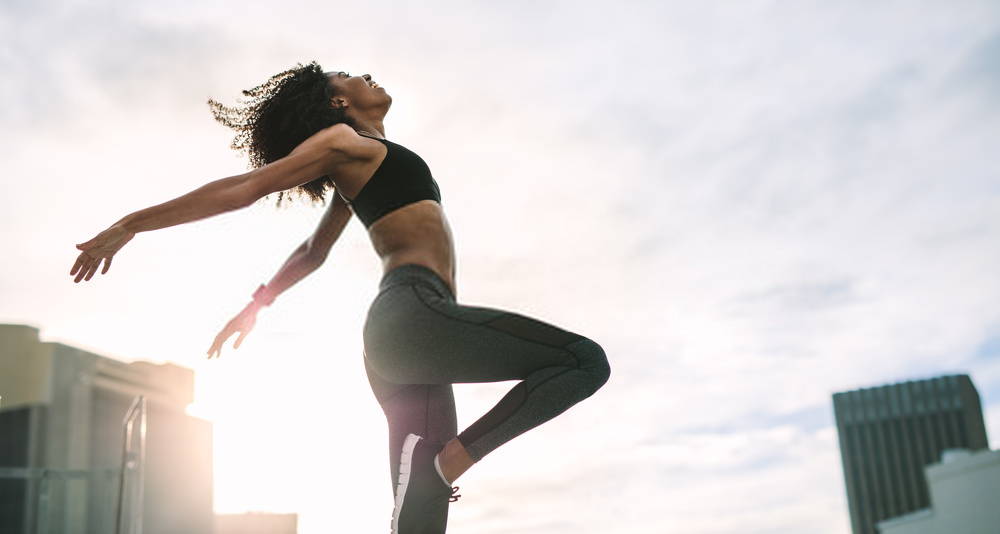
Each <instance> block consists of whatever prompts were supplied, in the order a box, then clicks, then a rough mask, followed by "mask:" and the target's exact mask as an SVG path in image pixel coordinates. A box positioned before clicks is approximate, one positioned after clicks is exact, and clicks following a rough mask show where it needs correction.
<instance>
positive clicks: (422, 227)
mask: <svg viewBox="0 0 1000 534" xmlns="http://www.w3.org/2000/svg"><path fill="white" fill-rule="evenodd" d="M341 151H342V152H344V153H345V154H348V155H349V157H348V159H347V160H346V161H341V162H340V164H339V165H338V167H337V169H336V172H334V173H332V176H333V178H334V182H335V185H336V187H337V189H340V190H341V193H342V194H344V195H345V196H346V197H347V198H349V199H351V198H356V196H357V194H358V193H359V192H360V191H361V189H363V188H364V186H365V184H366V183H367V182H368V180H370V179H371V178H372V175H373V174H374V173H375V171H376V169H378V167H379V166H380V165H381V164H382V161H383V160H384V159H385V158H386V157H387V156H388V150H387V149H386V147H385V145H383V144H382V143H381V142H379V141H376V140H374V139H370V138H368V137H364V136H360V135H358V136H355V137H354V138H353V139H352V141H351V144H349V145H345V146H342V147H341ZM368 237H369V238H370V239H371V242H372V245H373V246H374V247H375V253H376V254H378V256H379V258H381V259H382V273H383V274H385V273H387V272H389V271H390V270H392V269H393V268H395V267H398V266H400V265H403V264H406V263H416V264H419V265H423V266H424V267H427V268H428V269H430V270H432V271H434V272H435V273H437V275H438V276H440V277H441V279H442V280H444V282H445V283H446V284H448V288H449V289H451V293H452V295H455V296H456V297H457V295H458V293H457V292H456V291H455V244H454V241H453V239H452V233H451V227H450V226H449V225H448V218H447V217H446V216H445V214H444V210H443V209H442V208H441V204H439V203H438V202H437V201H435V200H430V199H428V200H419V201H417V202H413V203H411V204H407V205H405V206H403V207H401V208H398V209H396V210H393V211H391V212H389V213H387V214H386V215H383V216H382V217H381V218H379V219H378V220H377V221H375V222H374V223H372V225H371V226H370V227H369V228H368Z"/></svg>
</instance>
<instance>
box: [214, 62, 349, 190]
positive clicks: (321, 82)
mask: <svg viewBox="0 0 1000 534" xmlns="http://www.w3.org/2000/svg"><path fill="white" fill-rule="evenodd" d="M243 95H244V96H247V97H249V99H248V100H246V101H244V100H241V99H237V102H238V103H239V104H242V105H241V106H234V107H227V106H224V105H222V104H220V103H219V102H216V101H215V100H213V99H211V98H209V99H208V105H209V107H210V108H211V110H212V114H213V115H214V116H215V120H217V121H219V122H220V123H222V124H224V125H226V126H228V127H230V128H232V129H233V130H236V137H235V138H234V139H233V142H232V144H231V145H230V147H231V148H232V149H233V150H237V151H239V152H245V153H246V154H247V155H248V156H249V158H250V168H252V169H256V168H259V167H263V166H264V165H267V164H268V163H271V162H272V161H276V160H279V159H281V158H283V157H285V156H287V155H288V154H289V153H290V152H291V151H292V149H294V148H295V147H296V146H298V145H299V143H301V142H302V141H305V140H306V139H307V138H309V137H310V136H311V135H313V134H314V133H316V132H318V131H320V130H322V129H324V128H327V127H329V126H333V125H334V124H337V123H341V122H342V123H346V124H349V125H351V126H352V127H353V126H354V125H353V124H351V120H350V119H349V118H348V117H347V116H346V114H345V113H344V111H343V110H339V109H336V108H334V107H332V106H331V105H330V99H331V98H332V97H333V96H335V93H334V90H333V87H331V86H330V83H329V81H328V79H327V76H326V74H324V71H323V68H322V67H320V66H319V65H318V64H317V63H316V62H315V61H311V62H309V64H307V65H302V64H301V63H296V65H295V67H293V68H290V69H288V70H286V71H284V72H279V73H278V74H275V75H274V76H271V78H270V79H268V80H267V81H266V82H264V83H262V84H261V85H258V86H257V87H254V88H253V89H250V90H245V91H243ZM333 188H334V183H333V180H331V179H330V177H329V176H326V175H324V176H321V177H319V178H316V179H315V180H313V181H311V182H309V183H305V184H302V185H300V186H297V187H294V188H292V189H289V190H287V191H279V192H278V201H277V204H276V205H277V206H281V201H282V198H286V197H290V196H291V194H292V193H295V194H296V196H299V197H302V196H307V197H308V198H309V199H310V200H311V201H312V203H313V204H316V203H317V202H319V203H323V204H325V203H326V202H325V198H324V197H325V193H326V191H327V189H333Z"/></svg>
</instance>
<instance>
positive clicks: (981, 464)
mask: <svg viewBox="0 0 1000 534" xmlns="http://www.w3.org/2000/svg"><path fill="white" fill-rule="evenodd" d="M924 473H925V478H926V479H927V485H928V486H929V488H930V495H931V506H930V507H928V508H924V509H922V510H918V511H916V512H910V513H909V514H906V515H902V516H899V517H895V518H892V519H886V520H884V521H880V522H879V523H878V528H879V532H880V533H881V534H940V533H942V532H949V533H954V534H996V533H997V532H1000V451H990V450H985V451H976V452H972V451H969V450H966V449H949V450H946V451H944V454H943V455H942V458H941V462H940V463H936V464H933V465H930V466H928V467H927V468H926V469H925V471H924Z"/></svg>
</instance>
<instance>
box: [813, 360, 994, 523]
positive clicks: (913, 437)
mask: <svg viewBox="0 0 1000 534" xmlns="http://www.w3.org/2000/svg"><path fill="white" fill-rule="evenodd" d="M833 410H834V414H835V417H836V420H837V433H838V434H839V436H840V457H841V459H842V460H843V467H844V480H845V483H846V486H847V505H848V509H849V511H850V514H851V528H852V531H853V532H854V534H878V530H877V528H876V523H878V522H879V521H881V520H883V519H888V518H890V517H896V516H899V515H903V514H906V513H909V512H912V511H914V510H918V509H921V508H927V507H928V506H930V497H929V495H928V491H927V481H926V480H925V479H924V466H926V465H928V464H932V463H936V462H939V461H940V460H941V452H942V451H944V450H945V449H952V448H965V449H969V450H973V451H975V450H979V449H985V448H987V447H988V446H989V442H988V440H987V439H986V425H985V424H983V412H982V406H981V405H980V403H979V393H978V392H977V391H976V388H975V386H973V385H972V381H971V380H970V379H969V377H968V375H949V376H942V377H938V378H932V379H928V380H915V381H907V382H902V383H897V384H890V385H885V386H879V387H872V388H862V389H857V390H852V391H846V392H841V393H834V394H833Z"/></svg>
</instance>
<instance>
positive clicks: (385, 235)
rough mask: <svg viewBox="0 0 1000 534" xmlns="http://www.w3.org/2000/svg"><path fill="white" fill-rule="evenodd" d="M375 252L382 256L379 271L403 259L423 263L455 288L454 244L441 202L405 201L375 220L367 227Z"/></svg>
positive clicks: (388, 269) (387, 268)
mask: <svg viewBox="0 0 1000 534" xmlns="http://www.w3.org/2000/svg"><path fill="white" fill-rule="evenodd" d="M368 237H370V238H371V241H372V245H373V246H374V247H375V252H376V253H377V254H378V255H379V257H380V258H382V273H383V274H384V273H387V272H389V271H390V270H392V269H393V268H395V267H398V266H400V265H403V264H406V263H417V264H420V265H423V266H425V267H427V268H429V269H431V270H432V271H434V272H435V273H437V275H438V276H440V277H441V279H442V280H444V282H445V283H446V284H448V287H449V288H450V289H451V294H452V295H455V296H456V298H457V296H458V293H457V292H456V291H455V244H454V240H453V239H452V233H451V227H450V226H449V225H448V218H447V217H446V216H445V214H444V210H443V209H442V208H441V205H440V204H438V203H437V202H436V201H434V200H420V201H417V202H414V203H413V204H407V205H406V206H403V207H402V208H399V209H397V210H395V211H392V212H390V213H388V214H387V215H385V216H383V217H382V218H381V219H379V220H377V221H375V222H374V223H373V224H372V225H371V227H369V228H368Z"/></svg>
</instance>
